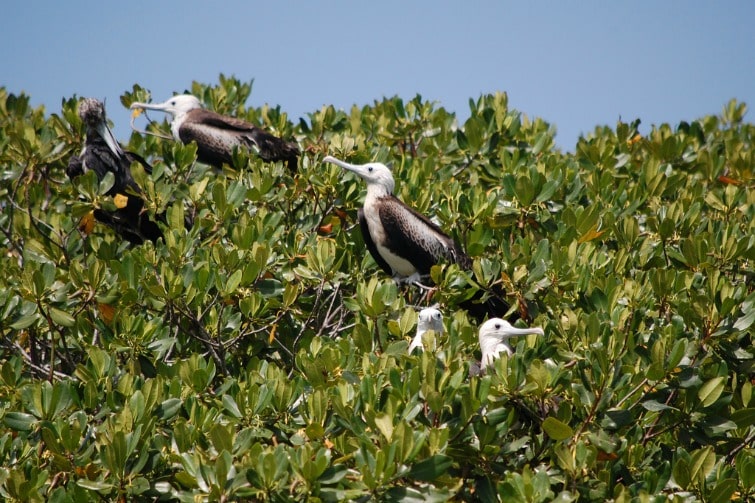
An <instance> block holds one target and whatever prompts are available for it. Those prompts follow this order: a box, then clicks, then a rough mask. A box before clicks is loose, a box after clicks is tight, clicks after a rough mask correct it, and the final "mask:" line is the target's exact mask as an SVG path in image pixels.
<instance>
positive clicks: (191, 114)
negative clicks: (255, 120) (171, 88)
mask: <svg viewBox="0 0 755 503" xmlns="http://www.w3.org/2000/svg"><path fill="white" fill-rule="evenodd" d="M131 109H132V110H133V109H144V110H159V111H161V112H165V113H167V114H168V115H170V116H171V123H170V131H171V133H173V138H175V139H176V141H180V142H182V143H184V144H188V143H191V142H192V141H195V142H196V143H197V157H198V159H199V161H200V162H203V163H205V164H210V165H212V166H215V167H216V168H218V169H220V168H221V167H222V166H223V163H226V164H233V149H234V147H238V148H244V149H252V150H254V151H256V152H257V153H258V155H259V156H260V157H261V158H262V159H263V160H265V161H268V162H275V161H283V162H285V163H286V167H287V168H288V169H289V170H290V171H291V172H294V171H296V168H297V162H298V157H299V147H298V145H297V144H296V143H295V142H289V141H285V140H282V139H280V138H277V137H275V136H273V135H271V134H270V133H268V132H266V131H263V130H262V129H260V128H258V127H257V126H255V125H254V124H251V123H249V122H247V121H245V120H242V119H237V118H235V117H228V116H226V115H221V114H219V113H216V112H212V111H210V110H205V109H204V108H202V104H201V103H200V102H199V99H198V98H197V97H196V96H192V95H190V94H178V95H176V96H173V97H172V98H170V99H168V100H167V101H165V102H163V103H139V102H135V103H132V104H131Z"/></svg>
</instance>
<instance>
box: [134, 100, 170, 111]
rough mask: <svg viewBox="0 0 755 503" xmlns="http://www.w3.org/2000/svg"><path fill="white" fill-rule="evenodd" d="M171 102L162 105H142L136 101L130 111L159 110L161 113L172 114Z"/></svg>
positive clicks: (164, 102)
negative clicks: (169, 108)
mask: <svg viewBox="0 0 755 503" xmlns="http://www.w3.org/2000/svg"><path fill="white" fill-rule="evenodd" d="M169 103H170V100H168V101H163V102H162V103H142V102H140V101H135V102H133V103H131V106H130V107H129V109H131V110H136V109H138V108H141V109H142V110H157V111H159V112H165V113H171V112H170V111H169V110H168V107H169V106H170V105H169Z"/></svg>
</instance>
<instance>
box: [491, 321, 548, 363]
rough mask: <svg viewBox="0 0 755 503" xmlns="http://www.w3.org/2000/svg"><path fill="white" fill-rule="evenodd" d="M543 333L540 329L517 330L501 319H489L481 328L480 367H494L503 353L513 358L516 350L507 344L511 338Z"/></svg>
mask: <svg viewBox="0 0 755 503" xmlns="http://www.w3.org/2000/svg"><path fill="white" fill-rule="evenodd" d="M543 333H544V332H543V329H542V328H539V327H534V328H516V327H514V326H512V325H511V323H509V322H508V321H506V320H502V319H501V318H491V319H489V320H488V321H486V322H485V323H483V324H482V325H481V326H480V332H479V338H480V350H481V351H482V361H481V362H480V365H481V368H482V370H485V369H487V368H488V367H491V366H493V364H494V362H495V360H496V359H497V358H499V357H500V355H501V353H506V354H507V355H509V356H511V354H512V353H513V352H514V350H513V349H512V348H511V346H509V344H508V342H507V341H508V340H509V339H510V338H511V337H516V336H519V335H529V334H537V335H543Z"/></svg>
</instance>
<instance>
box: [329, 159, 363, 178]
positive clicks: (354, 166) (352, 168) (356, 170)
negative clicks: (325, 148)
mask: <svg viewBox="0 0 755 503" xmlns="http://www.w3.org/2000/svg"><path fill="white" fill-rule="evenodd" d="M322 162H329V163H330V164H335V165H336V166H340V167H342V168H343V169H347V170H349V171H351V172H352V173H356V174H357V175H360V176H361V175H362V166H360V165H358V164H349V163H348V162H344V161H342V160H340V159H336V158H335V157H333V156H332V155H328V156H325V158H324V159H323V160H322Z"/></svg>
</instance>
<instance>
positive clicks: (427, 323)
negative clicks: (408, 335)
mask: <svg viewBox="0 0 755 503" xmlns="http://www.w3.org/2000/svg"><path fill="white" fill-rule="evenodd" d="M428 330H432V331H433V332H435V334H436V335H439V334H442V333H443V315H442V314H440V311H438V310H437V309H435V308H434V307H426V308H425V309H423V310H422V311H420V312H419V319H418V320H417V335H415V336H414V339H412V343H411V344H410V345H409V354H412V351H414V349H415V348H419V349H420V351H424V350H425V348H424V345H423V344H422V336H423V335H424V334H425V333H426V332H427V331H428ZM431 349H432V350H433V351H434V350H435V339H433V345H432V348H431Z"/></svg>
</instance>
